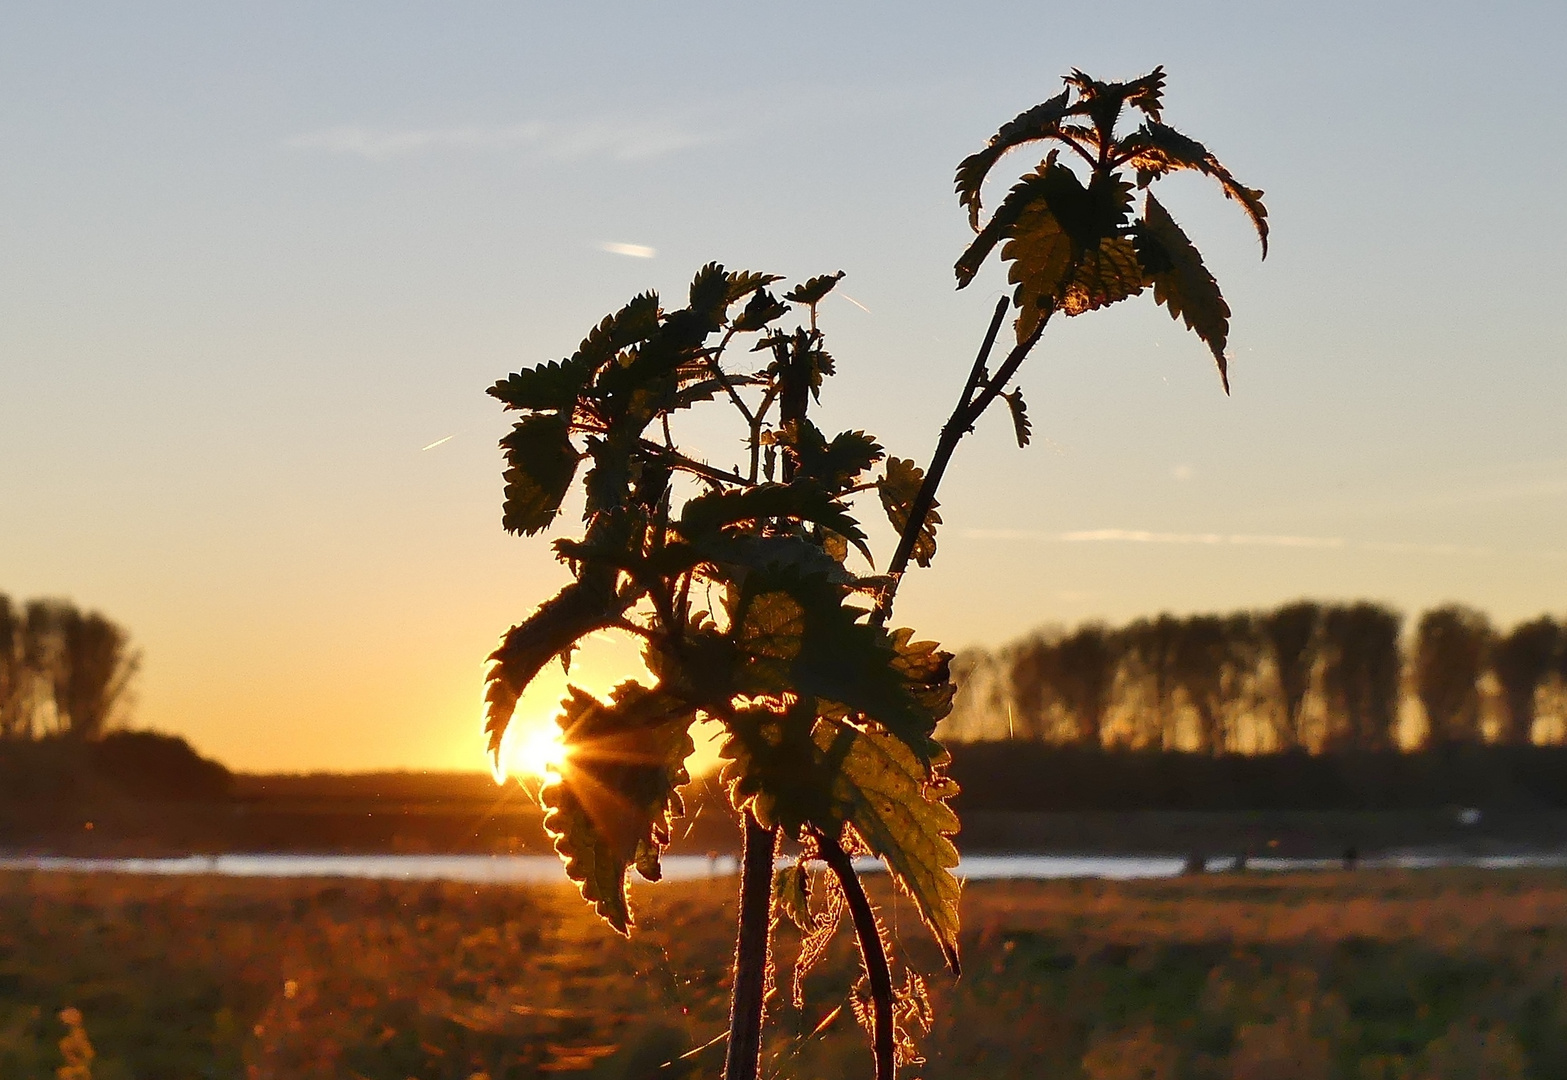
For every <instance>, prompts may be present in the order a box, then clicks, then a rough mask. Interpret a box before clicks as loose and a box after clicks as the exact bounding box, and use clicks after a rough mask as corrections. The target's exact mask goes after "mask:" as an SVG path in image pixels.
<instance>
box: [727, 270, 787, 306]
mask: <svg viewBox="0 0 1567 1080" xmlns="http://www.w3.org/2000/svg"><path fill="white" fill-rule="evenodd" d="M782 280H783V278H782V277H781V276H780V275H778V274H757V273H753V272H752V271H750V270H731V271H730V272H729V289H728V293H727V296H728V300H729V303H731V304H733V303H734V302H735V301H736V300H743V299H745V298H746V297H747V296H749V295H750V294H751V293H753V292H755V291H756V290H757V289H760V288H761V287H762V286H764V285H771V284H772V283H773V282H775V281H782Z"/></svg>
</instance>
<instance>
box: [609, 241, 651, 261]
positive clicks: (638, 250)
mask: <svg viewBox="0 0 1567 1080" xmlns="http://www.w3.org/2000/svg"><path fill="white" fill-rule="evenodd" d="M599 250H600V251H607V252H609V253H610V254H611V255H629V256H630V257H631V258H633V259H651V258H652V257H653V256H655V255H657V254H658V251H657V250H656V249H654V248H650V247H648V246H647V245H646V244H616V243H611V242H609V241H605V242H604V243H602V244H600V245H599Z"/></svg>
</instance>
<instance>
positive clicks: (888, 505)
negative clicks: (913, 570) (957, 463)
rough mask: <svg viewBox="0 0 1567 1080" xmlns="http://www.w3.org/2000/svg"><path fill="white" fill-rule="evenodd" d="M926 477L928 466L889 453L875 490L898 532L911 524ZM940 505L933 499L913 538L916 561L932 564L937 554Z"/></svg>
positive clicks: (889, 519)
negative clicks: (915, 498) (915, 505)
mask: <svg viewBox="0 0 1567 1080" xmlns="http://www.w3.org/2000/svg"><path fill="white" fill-rule="evenodd" d="M924 481H925V470H924V469H922V468H920V467H919V466H918V465H916V464H914V462H912V461H909V460H908V459H906V458H895V457H889V458H888V459H887V469H886V472H885V473H884V474H883V476H882V478H881V479H880V480H878V481H877V482H876V492H877V494H878V495H880V496H881V505H882V508H883V509H884V510H886V511H887V520H888V521H890V522H891V523H892V527H893V528H894V529H896V530H897V532H898V535H899V536H902V535H903V530H904V529H905V528H907V527H908V523H909V514H910V513H912V512H913V510H914V497H915V496H916V495H917V494H919V490H920V485H921V484H922V483H924ZM940 505H941V504H940V503H939V502H936V501H935V500H932V501H931V504H930V512H929V513H927V514H926V515H925V520H924V522H922V523H921V525H920V531H919V536H917V537H916V538H915V540H914V552H913V554H914V561H915V562H916V563H918V564H919V565H920V566H929V565H930V561H931V560H932V559H934V558H935V557H936V526H937V525H940V524H941V514H940V513H938V512H937V510H936V508H937V507H938V506H940Z"/></svg>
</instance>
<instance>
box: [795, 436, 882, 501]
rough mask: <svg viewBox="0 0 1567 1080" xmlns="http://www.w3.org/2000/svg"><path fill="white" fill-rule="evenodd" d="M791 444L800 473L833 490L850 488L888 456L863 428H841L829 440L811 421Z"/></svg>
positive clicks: (838, 490)
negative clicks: (864, 473)
mask: <svg viewBox="0 0 1567 1080" xmlns="http://www.w3.org/2000/svg"><path fill="white" fill-rule="evenodd" d="M790 445H791V446H792V447H793V449H794V453H795V458H796V461H797V463H798V465H799V472H798V474H797V475H800V476H805V477H809V478H810V479H813V480H816V481H818V482H819V483H820V484H822V486H823V487H825V488H826V489H827V490H828V491H831V492H834V493H836V492H841V491H844V490H846V489H847V488H849V487H851V486H852V485H853V484H854V481H855V480H856V479H858V478H859V475H860V474H861V473H863V472H864V471H865V470H866V469H869V468H870V467H871V466H872V465H875V464H876V463H877V462H878V461H880V460H881V459H882V458H883V457H884V456H885V453H884V451H883V450H882V447H881V444H880V443H878V442H877V441H876V440H875V439H874V438H872V437H871V436H870V435H867V434H866V433H865V432H863V431H840V432H839V433H838V434H837V435H834V436H833V439H832V442H827V441H826V440H825V438H824V437H823V436H822V433H821V431H820V429H818V428H817V427H816V425H814V424H812V423H810V422H809V421H806V423H805V424H804V425H802V426H801V427H800V428H799V430H798V431H797V432H796V433H795V437H794V439H793V440H792V442H791V443H790Z"/></svg>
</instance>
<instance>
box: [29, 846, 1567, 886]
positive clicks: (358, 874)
mask: <svg viewBox="0 0 1567 1080" xmlns="http://www.w3.org/2000/svg"><path fill="white" fill-rule="evenodd" d="M1186 862H1187V861H1186V860H1185V859H1183V858H1180V857H1178V856H1138V855H971V856H969V857H968V858H965V859H963V860H962V861H961V862H960V863H959V864H958V867H957V875H958V877H960V878H964V879H966V880H968V881H1046V880H1060V879H1067V878H1104V879H1109V880H1120V881H1126V880H1134V879H1141V878H1168V877H1175V876H1177V875H1178V874H1180V873H1182V872H1183V871H1184V870H1185V869H1186ZM1234 865H1235V864H1234V860H1233V859H1230V858H1219V859H1208V860H1207V862H1206V868H1207V869H1208V870H1209V871H1215V872H1216V871H1228V870H1233V869H1234ZM1341 865H1342V863H1341V862H1340V861H1339V860H1338V859H1281V858H1267V857H1260V858H1253V859H1251V860H1249V861H1248V862H1247V864H1246V866H1247V869H1248V870H1253V871H1263V872H1281V871H1303V870H1332V869H1337V868H1339V867H1340V866H1341ZM856 866H857V868H858V869H859V870H861V871H862V872H863V871H875V870H879V869H880V868H881V866H880V864H879V863H878V862H876V861H875V860H874V859H858V860H856ZM1360 866H1362V867H1364V868H1367V869H1399V870H1424V869H1432V868H1436V867H1448V866H1463V867H1472V868H1479V869H1493V870H1502V869H1515V868H1521V867H1558V868H1559V867H1567V852H1539V853H1533V854H1519V855H1480V856H1475V855H1462V854H1454V853H1421V852H1408V853H1403V854H1389V855H1381V856H1377V857H1374V858H1366V859H1362V860H1361V861H1360ZM663 867H664V877H665V879H666V880H672V881H690V880H694V879H699V878H711V877H726V876H729V875H732V874H734V873H736V872H737V870H738V864H737V862H736V860H735V859H734V857H733V856H729V855H720V856H717V857H716V858H706V857H703V856H699V855H668V856H665V857H664V859H663ZM0 870H55V871H69V872H75V873H83V872H95V873H120V874H161V875H193V874H216V875H219V876H223V877H262V878H299V877H348V878H371V879H384V880H396V881H464V882H488V883H506V884H537V883H552V882H560V881H564V880H565V878H564V876H563V874H562V872H561V864H560V860H559V859H557V858H555V857H554V856H552V855H281V854H257V855H190V856H185V857H181V858H160V859H76V858H63V857H55V856H42V855H40V856H22V857H8V858H0Z"/></svg>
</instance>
